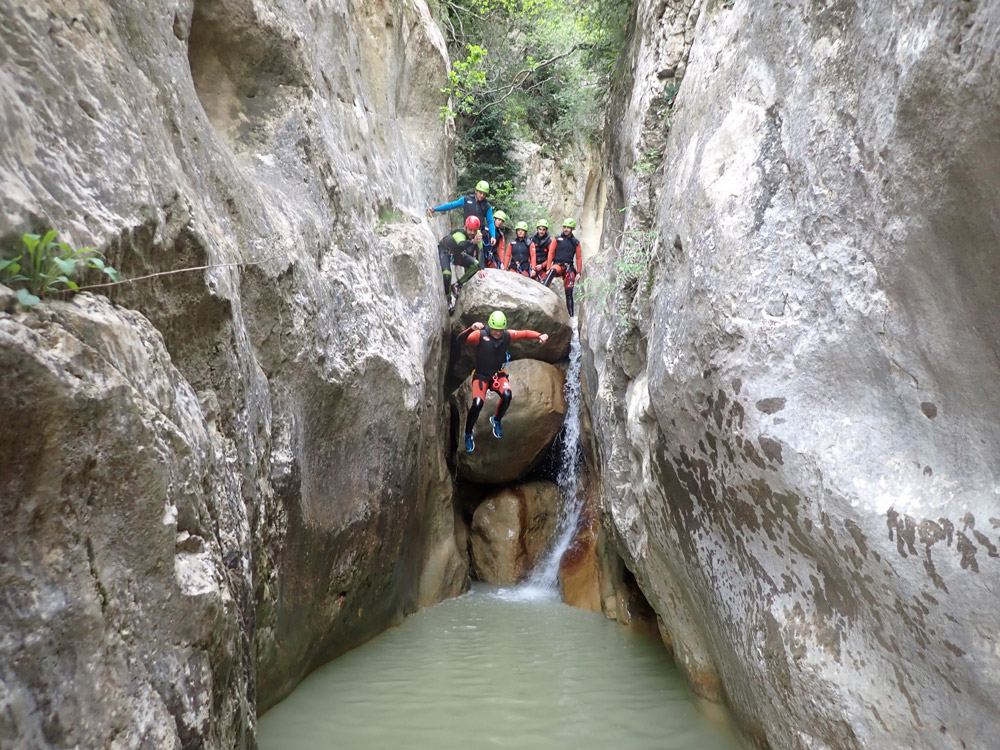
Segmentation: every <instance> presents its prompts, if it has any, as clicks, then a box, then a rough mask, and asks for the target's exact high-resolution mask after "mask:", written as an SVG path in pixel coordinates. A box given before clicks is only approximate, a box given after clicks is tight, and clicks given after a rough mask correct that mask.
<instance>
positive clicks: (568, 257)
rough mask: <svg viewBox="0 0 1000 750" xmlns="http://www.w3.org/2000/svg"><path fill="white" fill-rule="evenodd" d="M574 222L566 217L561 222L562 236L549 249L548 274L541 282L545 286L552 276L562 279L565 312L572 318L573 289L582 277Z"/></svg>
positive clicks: (579, 250) (579, 249)
mask: <svg viewBox="0 0 1000 750" xmlns="http://www.w3.org/2000/svg"><path fill="white" fill-rule="evenodd" d="M574 229H576V221H575V220H573V219H572V218H569V217H567V218H566V220H565V221H563V228H562V234H561V235H559V237H557V238H556V239H555V241H554V242H553V244H552V246H551V247H550V249H549V273H548V275H547V276H546V277H545V281H544V282H543V283H544V284H545V286H548V285H549V284H550V283H552V277H553V276H562V277H563V288H564V289H565V290H566V310H567V311H568V312H569V316H570V317H571V318H572V317H573V287H574V286H576V280H577V279H578V278H579V277H580V276H582V275H583V254H582V251H581V248H580V240H578V239H577V238H576V237H574V236H573V230H574Z"/></svg>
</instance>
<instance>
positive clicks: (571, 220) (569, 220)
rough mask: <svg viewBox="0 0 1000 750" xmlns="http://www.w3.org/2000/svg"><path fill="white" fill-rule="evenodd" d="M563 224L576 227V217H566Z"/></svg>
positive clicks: (571, 227)
mask: <svg viewBox="0 0 1000 750" xmlns="http://www.w3.org/2000/svg"><path fill="white" fill-rule="evenodd" d="M563 226H564V227H569V228H570V229H576V219H574V218H573V217H572V216H567V217H566V218H565V219H563Z"/></svg>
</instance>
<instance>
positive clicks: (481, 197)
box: [427, 180, 497, 247]
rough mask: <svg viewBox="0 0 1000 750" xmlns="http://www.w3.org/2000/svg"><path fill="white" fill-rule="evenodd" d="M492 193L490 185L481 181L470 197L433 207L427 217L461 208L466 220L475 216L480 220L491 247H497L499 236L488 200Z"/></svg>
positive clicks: (428, 210)
mask: <svg viewBox="0 0 1000 750" xmlns="http://www.w3.org/2000/svg"><path fill="white" fill-rule="evenodd" d="M489 192H490V183H488V182H487V181H486V180H480V181H479V182H477V183H476V189H475V190H474V191H473V192H472V193H470V194H469V195H465V196H462V197H461V198H457V199H456V200H453V201H452V202H451V203H442V204H441V205H440V206H433V207H432V208H428V209H427V215H428V216H433V215H434V214H435V213H437V212H438V211H451V210H452V209H453V208H461V209H462V210H463V211H464V212H465V218H466V219H468V218H469V217H470V216H475V217H476V218H477V219H479V226H481V227H486V229H487V230H488V231H489V233H490V242H489V245H490V247H496V244H497V235H496V228H495V227H494V225H493V206H491V205H490V202H489V201H488V200H487V199H486V196H487V195H488V194H489Z"/></svg>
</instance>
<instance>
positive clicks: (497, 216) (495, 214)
mask: <svg viewBox="0 0 1000 750" xmlns="http://www.w3.org/2000/svg"><path fill="white" fill-rule="evenodd" d="M493 218H494V219H500V220H501V221H507V214H505V213H504V212H503V211H494V212H493Z"/></svg>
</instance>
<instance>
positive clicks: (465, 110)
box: [441, 44, 487, 120]
mask: <svg viewBox="0 0 1000 750" xmlns="http://www.w3.org/2000/svg"><path fill="white" fill-rule="evenodd" d="M465 49H466V55H465V57H464V58H463V59H460V60H455V61H454V62H452V64H451V70H450V71H448V85H447V86H445V87H443V88H442V89H441V93H443V94H448V96H449V97H450V98H451V101H452V102H453V103H454V104H455V106H456V107H457V108H458V109H457V110H455V109H452V108H451V106H450V105H447V104H446V105H444V106H442V107H441V119H442V120H445V119H447V118H449V117H455V115H456V114H459V113H461V114H463V115H471V114H472V113H473V112H474V105H475V103H476V97H475V93H476V92H477V91H478V90H480V89H482V87H483V86H485V85H486V67H485V66H486V54H487V51H486V49H485V48H484V47H480V46H479V45H478V44H466V45H465Z"/></svg>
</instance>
